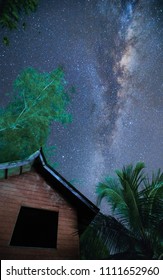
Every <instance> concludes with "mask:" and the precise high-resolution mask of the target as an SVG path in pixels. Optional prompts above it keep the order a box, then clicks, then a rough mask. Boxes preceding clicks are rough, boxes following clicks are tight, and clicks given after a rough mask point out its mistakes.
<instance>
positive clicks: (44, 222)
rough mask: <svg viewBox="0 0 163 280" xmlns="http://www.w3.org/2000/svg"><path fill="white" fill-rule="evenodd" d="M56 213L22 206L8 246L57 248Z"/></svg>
mask: <svg viewBox="0 0 163 280" xmlns="http://www.w3.org/2000/svg"><path fill="white" fill-rule="evenodd" d="M57 230H58V212H54V211H49V210H44V209H35V208H30V207H24V206H22V207H21V209H20V212H19V215H18V218H17V221H16V225H15V228H14V232H13V235H12V238H11V242H10V245H13V246H25V247H42V248H56V247H57Z"/></svg>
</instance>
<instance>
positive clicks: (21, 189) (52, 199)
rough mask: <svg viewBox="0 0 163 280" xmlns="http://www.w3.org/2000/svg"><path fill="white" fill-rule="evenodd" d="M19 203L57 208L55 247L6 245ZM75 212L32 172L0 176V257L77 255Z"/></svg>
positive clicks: (12, 228)
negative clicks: (1, 178) (4, 177)
mask: <svg viewBox="0 0 163 280" xmlns="http://www.w3.org/2000/svg"><path fill="white" fill-rule="evenodd" d="M21 206H27V207H33V208H40V209H47V210H53V211H58V212H59V221H58V236H57V249H46V248H27V247H17V246H10V245H9V244H10V240H11V237H12V233H13V230H14V226H15V223H16V220H17V216H18V213H19V211H20V208H21ZM77 227H78V226H77V213H76V210H75V209H74V208H73V206H72V205H71V204H69V203H68V202H67V201H66V200H65V199H64V198H63V197H62V196H61V195H60V194H59V193H57V192H56V191H54V190H53V189H52V188H51V187H50V186H48V185H47V183H46V182H45V181H44V180H43V179H42V178H41V176H40V175H38V174H37V173H36V172H34V171H31V172H27V173H24V174H22V175H17V176H12V177H9V178H8V179H3V180H0V258H1V259H44V260H46V259H58V260H59V259H78V258H79V236H78V234H77Z"/></svg>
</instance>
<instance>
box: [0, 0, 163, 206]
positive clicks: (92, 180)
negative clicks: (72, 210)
mask: <svg viewBox="0 0 163 280" xmlns="http://www.w3.org/2000/svg"><path fill="white" fill-rule="evenodd" d="M24 21H25V22H26V30H23V28H22V23H23V22H24ZM4 35H5V36H8V37H9V39H10V45H9V46H5V45H3V43H1V45H0V89H1V91H0V104H1V105H5V104H6V103H7V101H8V99H7V98H8V97H6V96H5V93H6V92H8V91H10V90H11V88H12V82H13V81H14V79H15V78H16V76H17V75H18V74H19V73H20V72H21V71H22V70H23V69H24V68H26V67H34V68H36V69H38V70H40V71H42V72H45V71H47V72H48V71H49V72H50V71H52V70H53V69H55V68H56V67H57V66H58V65H63V66H64V70H65V74H66V80H67V81H68V83H69V84H70V85H72V84H73V85H74V86H75V88H76V92H77V94H75V95H74V96H73V98H72V102H71V104H70V106H69V111H70V112H71V114H72V116H73V122H72V123H71V124H68V125H67V126H66V127H64V126H63V125H61V124H58V123H54V124H53V125H52V128H51V135H50V137H49V140H48V143H49V144H51V145H56V146H57V150H56V153H55V155H54V161H56V162H57V163H58V166H57V168H56V169H57V171H58V172H60V173H61V174H62V175H63V176H64V177H65V178H66V179H67V180H69V181H71V182H72V183H73V184H74V186H75V187H77V188H78V189H79V190H80V191H81V192H83V193H84V194H85V195H86V196H87V197H88V198H89V199H91V200H92V201H93V202H95V201H96V195H95V186H96V184H97V183H98V182H99V181H100V180H101V179H102V178H104V176H105V175H107V174H113V171H114V170H115V169H117V168H121V167H122V166H123V165H125V164H128V163H134V164H135V163H136V162H137V161H144V162H145V164H146V166H147V171H148V172H149V173H150V172H151V171H152V170H157V169H158V168H159V167H162V166H163V0H159V1H157V0H155V1H153V0H140V1H134V0H133V1H131V0H130V1H125V0H124V1H123V0H122V1H120V0H116V1H115V0H49V1H47V0H40V2H39V6H38V9H37V11H36V12H35V13H32V14H30V15H29V16H23V17H22V19H21V22H20V26H19V27H18V30H14V31H12V32H10V31H6V30H1V32H0V40H1V42H2V38H3V36H4Z"/></svg>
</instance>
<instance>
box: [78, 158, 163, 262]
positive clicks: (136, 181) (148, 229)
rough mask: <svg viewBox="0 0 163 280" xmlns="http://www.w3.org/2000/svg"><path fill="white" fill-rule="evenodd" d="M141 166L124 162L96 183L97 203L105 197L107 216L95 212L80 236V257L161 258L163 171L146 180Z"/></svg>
mask: <svg viewBox="0 0 163 280" xmlns="http://www.w3.org/2000/svg"><path fill="white" fill-rule="evenodd" d="M143 169H144V164H143V163H137V164H136V166H135V167H133V165H128V166H126V167H124V168H123V169H122V171H121V170H117V171H116V174H117V177H118V178H112V177H107V178H106V179H105V181H104V182H102V183H99V184H98V186H97V194H98V204H100V203H101V201H102V200H103V199H104V198H105V199H106V200H107V202H108V204H109V206H110V213H109V214H110V215H108V216H106V215H103V214H100V215H98V216H97V217H96V218H95V220H94V221H93V223H92V224H91V225H90V227H89V228H88V229H87V232H85V233H84V235H83V236H82V238H81V254H82V257H83V258H86V259H87V258H88V259H89V258H92V256H94V258H95V259H96V258H97V259H100V258H101V259H105V258H107V259H163V173H161V172H160V170H159V171H158V172H157V174H155V175H153V176H152V179H151V180H150V179H149V178H148V176H147V175H145V174H144V172H143ZM97 239H98V240H100V242H101V244H102V246H101V245H99V244H100V243H99V242H98V243H97V244H96V242H95V241H96V240H97ZM92 244H93V246H92ZM104 248H105V250H104ZM106 248H107V250H106ZM106 251H108V254H107V255H106ZM97 252H98V255H97Z"/></svg>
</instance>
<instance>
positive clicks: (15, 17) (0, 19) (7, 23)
mask: <svg viewBox="0 0 163 280" xmlns="http://www.w3.org/2000/svg"><path fill="white" fill-rule="evenodd" d="M38 2H39V0H0V26H1V27H2V28H7V29H9V30H13V29H16V28H17V27H18V22H19V19H20V15H21V14H22V13H23V12H24V13H25V14H29V13H31V12H35V11H36V9H37V6H38ZM25 28H26V23H25V22H24V23H23V29H24V30H25ZM3 43H4V45H6V46H8V45H9V38H8V37H7V36H4V37H3Z"/></svg>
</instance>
